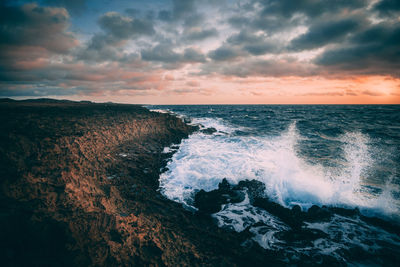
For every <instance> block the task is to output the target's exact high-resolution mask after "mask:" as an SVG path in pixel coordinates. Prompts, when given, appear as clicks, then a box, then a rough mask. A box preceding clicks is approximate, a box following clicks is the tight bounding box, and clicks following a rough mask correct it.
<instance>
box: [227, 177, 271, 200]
mask: <svg viewBox="0 0 400 267" xmlns="http://www.w3.org/2000/svg"><path fill="white" fill-rule="evenodd" d="M234 189H235V190H247V194H248V196H249V199H250V203H253V202H254V199H255V198H262V197H264V196H265V193H264V192H265V184H264V183H262V182H260V181H257V180H251V181H250V180H244V181H240V182H239V183H238V184H237V185H236V186H235V187H234Z"/></svg>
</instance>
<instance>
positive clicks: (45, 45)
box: [0, 0, 400, 104]
mask: <svg viewBox="0 0 400 267" xmlns="http://www.w3.org/2000/svg"><path fill="white" fill-rule="evenodd" d="M0 97H11V98H15V99H20V98H36V97H53V98H62V99H74V100H83V99H85V100H93V101H114V102H125V103H143V104H195V103H203V104H207V103H209V104H217V103H232V104H238V103H248V104H263V103H265V104H275V103H282V104H284V103H298V104H301V103H310V104H312V103H397V104H399V103H400V1H399V0H370V1H368V0H319V1H318V0H145V1H139V0H137V1H134V0H96V1H94V0H86V1H82V0H42V1H40V0H38V1H36V2H31V1H18V0H14V1H8V0H0Z"/></svg>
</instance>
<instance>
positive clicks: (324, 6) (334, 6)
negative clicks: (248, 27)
mask: <svg viewBox="0 0 400 267" xmlns="http://www.w3.org/2000/svg"><path fill="white" fill-rule="evenodd" d="M255 2H258V3H260V4H261V6H262V7H263V9H262V13H261V14H262V15H274V16H276V15H279V16H282V17H291V16H293V15H294V14H304V15H306V16H308V17H317V16H320V15H322V14H324V13H328V12H329V13H333V12H338V11H340V10H343V9H350V10H352V9H358V8H361V7H365V6H366V5H367V4H368V2H367V1H365V0H334V1H332V0H296V1H293V0H279V1H277V0H260V1H255Z"/></svg>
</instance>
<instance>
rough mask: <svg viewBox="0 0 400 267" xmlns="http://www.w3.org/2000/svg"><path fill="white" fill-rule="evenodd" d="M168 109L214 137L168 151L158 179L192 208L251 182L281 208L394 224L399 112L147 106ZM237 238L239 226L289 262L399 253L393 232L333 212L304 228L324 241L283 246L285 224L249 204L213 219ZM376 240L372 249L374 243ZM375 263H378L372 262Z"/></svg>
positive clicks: (398, 203) (399, 205) (399, 212)
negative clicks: (199, 199) (225, 187)
mask: <svg viewBox="0 0 400 267" xmlns="http://www.w3.org/2000/svg"><path fill="white" fill-rule="evenodd" d="M149 108H150V109H151V110H155V111H159V112H170V113H173V114H175V115H177V116H179V117H181V118H182V119H185V120H186V121H188V122H190V123H191V124H195V125H199V126H200V127H201V128H202V129H206V128H215V129H216V130H217V131H216V132H215V133H213V134H205V133H202V132H197V133H194V134H192V135H191V136H190V137H189V138H188V139H186V140H183V141H182V143H181V144H180V146H179V148H177V149H176V148H166V149H165V152H169V151H171V149H172V150H173V149H175V150H176V151H175V153H174V154H173V156H172V158H171V159H170V161H169V162H168V164H167V168H166V171H165V172H163V173H162V174H161V176H160V190H161V192H162V193H163V194H164V195H165V196H166V197H168V198H169V199H172V200H174V201H177V202H180V203H182V204H183V205H184V206H185V207H187V208H189V209H195V208H194V207H193V198H194V194H195V193H196V192H197V191H198V190H200V189H204V190H206V191H210V190H213V189H216V188H218V184H219V183H220V182H221V180H222V179H223V178H226V179H227V180H228V181H229V182H230V183H232V184H237V183H238V182H239V181H241V180H246V179H248V180H253V179H255V180H258V181H261V182H262V183H264V184H265V187H266V190H265V192H264V193H265V195H266V196H267V197H268V198H269V199H271V200H273V201H274V202H276V203H278V204H280V205H282V206H284V207H289V208H290V207H292V206H294V205H299V206H301V208H302V210H303V211H306V210H307V209H308V208H310V207H311V206H312V205H318V206H323V205H326V206H329V207H342V208H349V209H352V208H356V207H357V208H358V209H359V210H360V212H361V213H362V214H363V215H366V216H374V217H379V218H382V219H384V220H387V221H390V222H392V223H395V224H399V223H400V106H399V105H210V106H208V105H194V106H193V105H187V106H149ZM212 216H213V217H214V218H215V221H216V223H217V224H218V225H219V226H221V227H225V228H229V229H232V230H234V231H237V232H241V231H244V230H245V229H246V228H247V229H248V230H249V231H250V232H251V233H253V235H254V236H253V240H254V241H255V242H257V243H258V244H259V245H260V246H261V247H263V248H265V249H273V250H274V249H275V250H279V249H285V251H287V253H292V254H293V255H294V256H296V255H301V254H306V255H311V254H312V255H316V254H321V255H330V256H332V257H335V258H336V259H338V260H339V261H344V262H347V261H348V260H349V259H348V256H347V255H348V253H347V254H346V249H350V248H354V247H356V248H359V249H361V250H365V251H367V252H370V253H372V254H373V253H374V252H375V251H379V250H382V249H387V248H390V249H392V250H393V251H396V252H397V253H399V252H400V238H399V235H400V233H393V232H387V231H385V230H383V229H380V228H379V227H376V226H373V225H369V224H368V223H366V222H365V221H362V220H357V219H355V218H347V217H343V216H341V215H338V214H337V215H335V216H333V218H332V219H331V220H330V221H325V222H317V223H316V222H313V223H312V222H309V223H307V222H306V225H305V226H304V227H306V228H309V229H318V230H319V231H322V232H324V233H325V234H326V238H323V239H321V238H319V239H317V240H314V241H313V242H304V244H301V242H300V243H299V244H297V245H296V246H293V245H288V244H286V242H285V240H284V239H283V238H282V237H281V236H282V235H280V234H279V233H282V232H284V231H287V229H288V227H289V226H287V225H285V224H284V223H283V222H281V221H280V220H279V218H276V217H275V216H273V215H271V214H269V213H268V212H266V211H265V210H262V209H260V208H257V207H253V206H252V205H251V204H250V202H249V201H248V198H246V199H245V200H244V201H243V202H241V203H237V204H226V205H224V206H223V207H222V210H221V211H220V212H218V213H215V214H213V215H212ZM377 240H379V242H377ZM378 263H379V261H378Z"/></svg>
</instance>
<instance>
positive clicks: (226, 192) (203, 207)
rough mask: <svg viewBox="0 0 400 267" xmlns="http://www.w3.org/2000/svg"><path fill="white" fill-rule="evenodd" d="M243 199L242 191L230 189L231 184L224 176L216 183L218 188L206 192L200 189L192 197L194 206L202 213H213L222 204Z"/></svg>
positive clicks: (219, 208) (218, 209)
mask: <svg viewBox="0 0 400 267" xmlns="http://www.w3.org/2000/svg"><path fill="white" fill-rule="evenodd" d="M243 200H244V193H243V192H242V191H239V190H232V186H231V185H230V184H229V183H228V181H227V180H226V179H225V178H224V179H223V180H222V181H221V183H219V184H218V189H215V190H212V191H209V192H206V191H204V190H200V191H199V192H197V193H196V195H195V197H194V206H195V207H196V208H198V209H199V211H200V212H202V213H207V214H211V213H215V212H218V211H220V210H221V205H222V204H227V203H238V202H241V201H243Z"/></svg>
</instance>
